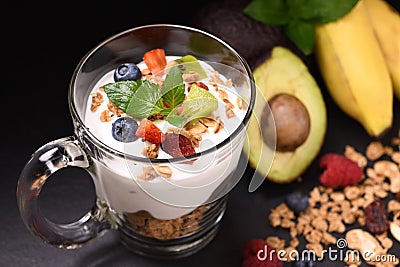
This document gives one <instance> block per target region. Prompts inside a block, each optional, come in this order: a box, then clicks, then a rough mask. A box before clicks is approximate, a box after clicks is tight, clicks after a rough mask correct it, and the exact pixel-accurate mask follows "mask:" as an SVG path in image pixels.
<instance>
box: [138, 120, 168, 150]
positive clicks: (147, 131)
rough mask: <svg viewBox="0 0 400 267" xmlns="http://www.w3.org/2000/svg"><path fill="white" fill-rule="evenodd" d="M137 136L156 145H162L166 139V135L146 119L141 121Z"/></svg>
mask: <svg viewBox="0 0 400 267" xmlns="http://www.w3.org/2000/svg"><path fill="white" fill-rule="evenodd" d="M136 136H137V137H139V138H142V139H143V140H145V141H148V142H150V143H152V144H156V145H159V144H161V142H162V141H164V139H165V134H164V133H163V132H162V131H161V130H160V129H159V128H158V127H157V126H156V125H155V124H154V123H153V122H152V121H150V120H148V119H146V118H144V119H142V120H141V121H140V123H139V126H138V128H137V130H136Z"/></svg>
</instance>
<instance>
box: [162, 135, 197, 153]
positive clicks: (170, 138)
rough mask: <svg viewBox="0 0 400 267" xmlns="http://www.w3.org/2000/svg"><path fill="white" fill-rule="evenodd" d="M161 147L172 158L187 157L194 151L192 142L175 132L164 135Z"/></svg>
mask: <svg viewBox="0 0 400 267" xmlns="http://www.w3.org/2000/svg"><path fill="white" fill-rule="evenodd" d="M161 149H162V150H164V151H165V152H166V153H168V154H169V155H171V156H172V157H174V158H178V157H187V156H190V155H192V154H194V153H196V151H195V150H194V148H193V145H192V142H191V141H190V140H189V139H188V138H187V137H186V136H184V135H182V134H176V133H168V134H166V135H165V139H164V141H163V142H162V143H161Z"/></svg>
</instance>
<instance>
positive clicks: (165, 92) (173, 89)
mask: <svg viewBox="0 0 400 267" xmlns="http://www.w3.org/2000/svg"><path fill="white" fill-rule="evenodd" d="M161 94H162V98H163V100H164V103H165V104H167V105H168V107H170V108H171V109H172V108H175V107H176V106H178V105H179V104H181V103H182V102H183V100H185V84H184V83H183V79H182V74H181V72H180V71H179V69H178V67H176V66H175V67H172V68H171V70H170V71H169V72H168V74H167V76H166V77H165V80H164V83H163V85H162V89H161Z"/></svg>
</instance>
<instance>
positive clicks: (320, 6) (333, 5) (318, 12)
mask: <svg viewBox="0 0 400 267" xmlns="http://www.w3.org/2000/svg"><path fill="white" fill-rule="evenodd" d="M357 2H358V0H328V1H321V0H307V1H306V3H305V5H306V7H304V8H303V9H302V13H303V14H300V15H301V16H302V17H303V18H304V19H307V20H308V21H309V22H312V23H318V24H324V23H328V22H331V21H335V20H337V19H339V18H341V17H343V16H344V15H346V14H347V13H348V12H350V11H351V10H352V9H353V7H354V6H355V5H356V4H357ZM300 10H301V9H300Z"/></svg>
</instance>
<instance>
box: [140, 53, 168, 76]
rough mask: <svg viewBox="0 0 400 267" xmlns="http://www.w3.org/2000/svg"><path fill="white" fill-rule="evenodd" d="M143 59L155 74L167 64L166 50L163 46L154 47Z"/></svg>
mask: <svg viewBox="0 0 400 267" xmlns="http://www.w3.org/2000/svg"><path fill="white" fill-rule="evenodd" d="M143 61H144V63H145V64H146V66H147V68H148V69H149V70H150V71H151V73H153V74H157V73H158V72H160V71H162V70H163V69H164V68H165V67H166V66H167V59H166V57H165V51H164V49H162V48H156V49H152V50H150V51H147V52H146V53H144V55H143Z"/></svg>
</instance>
